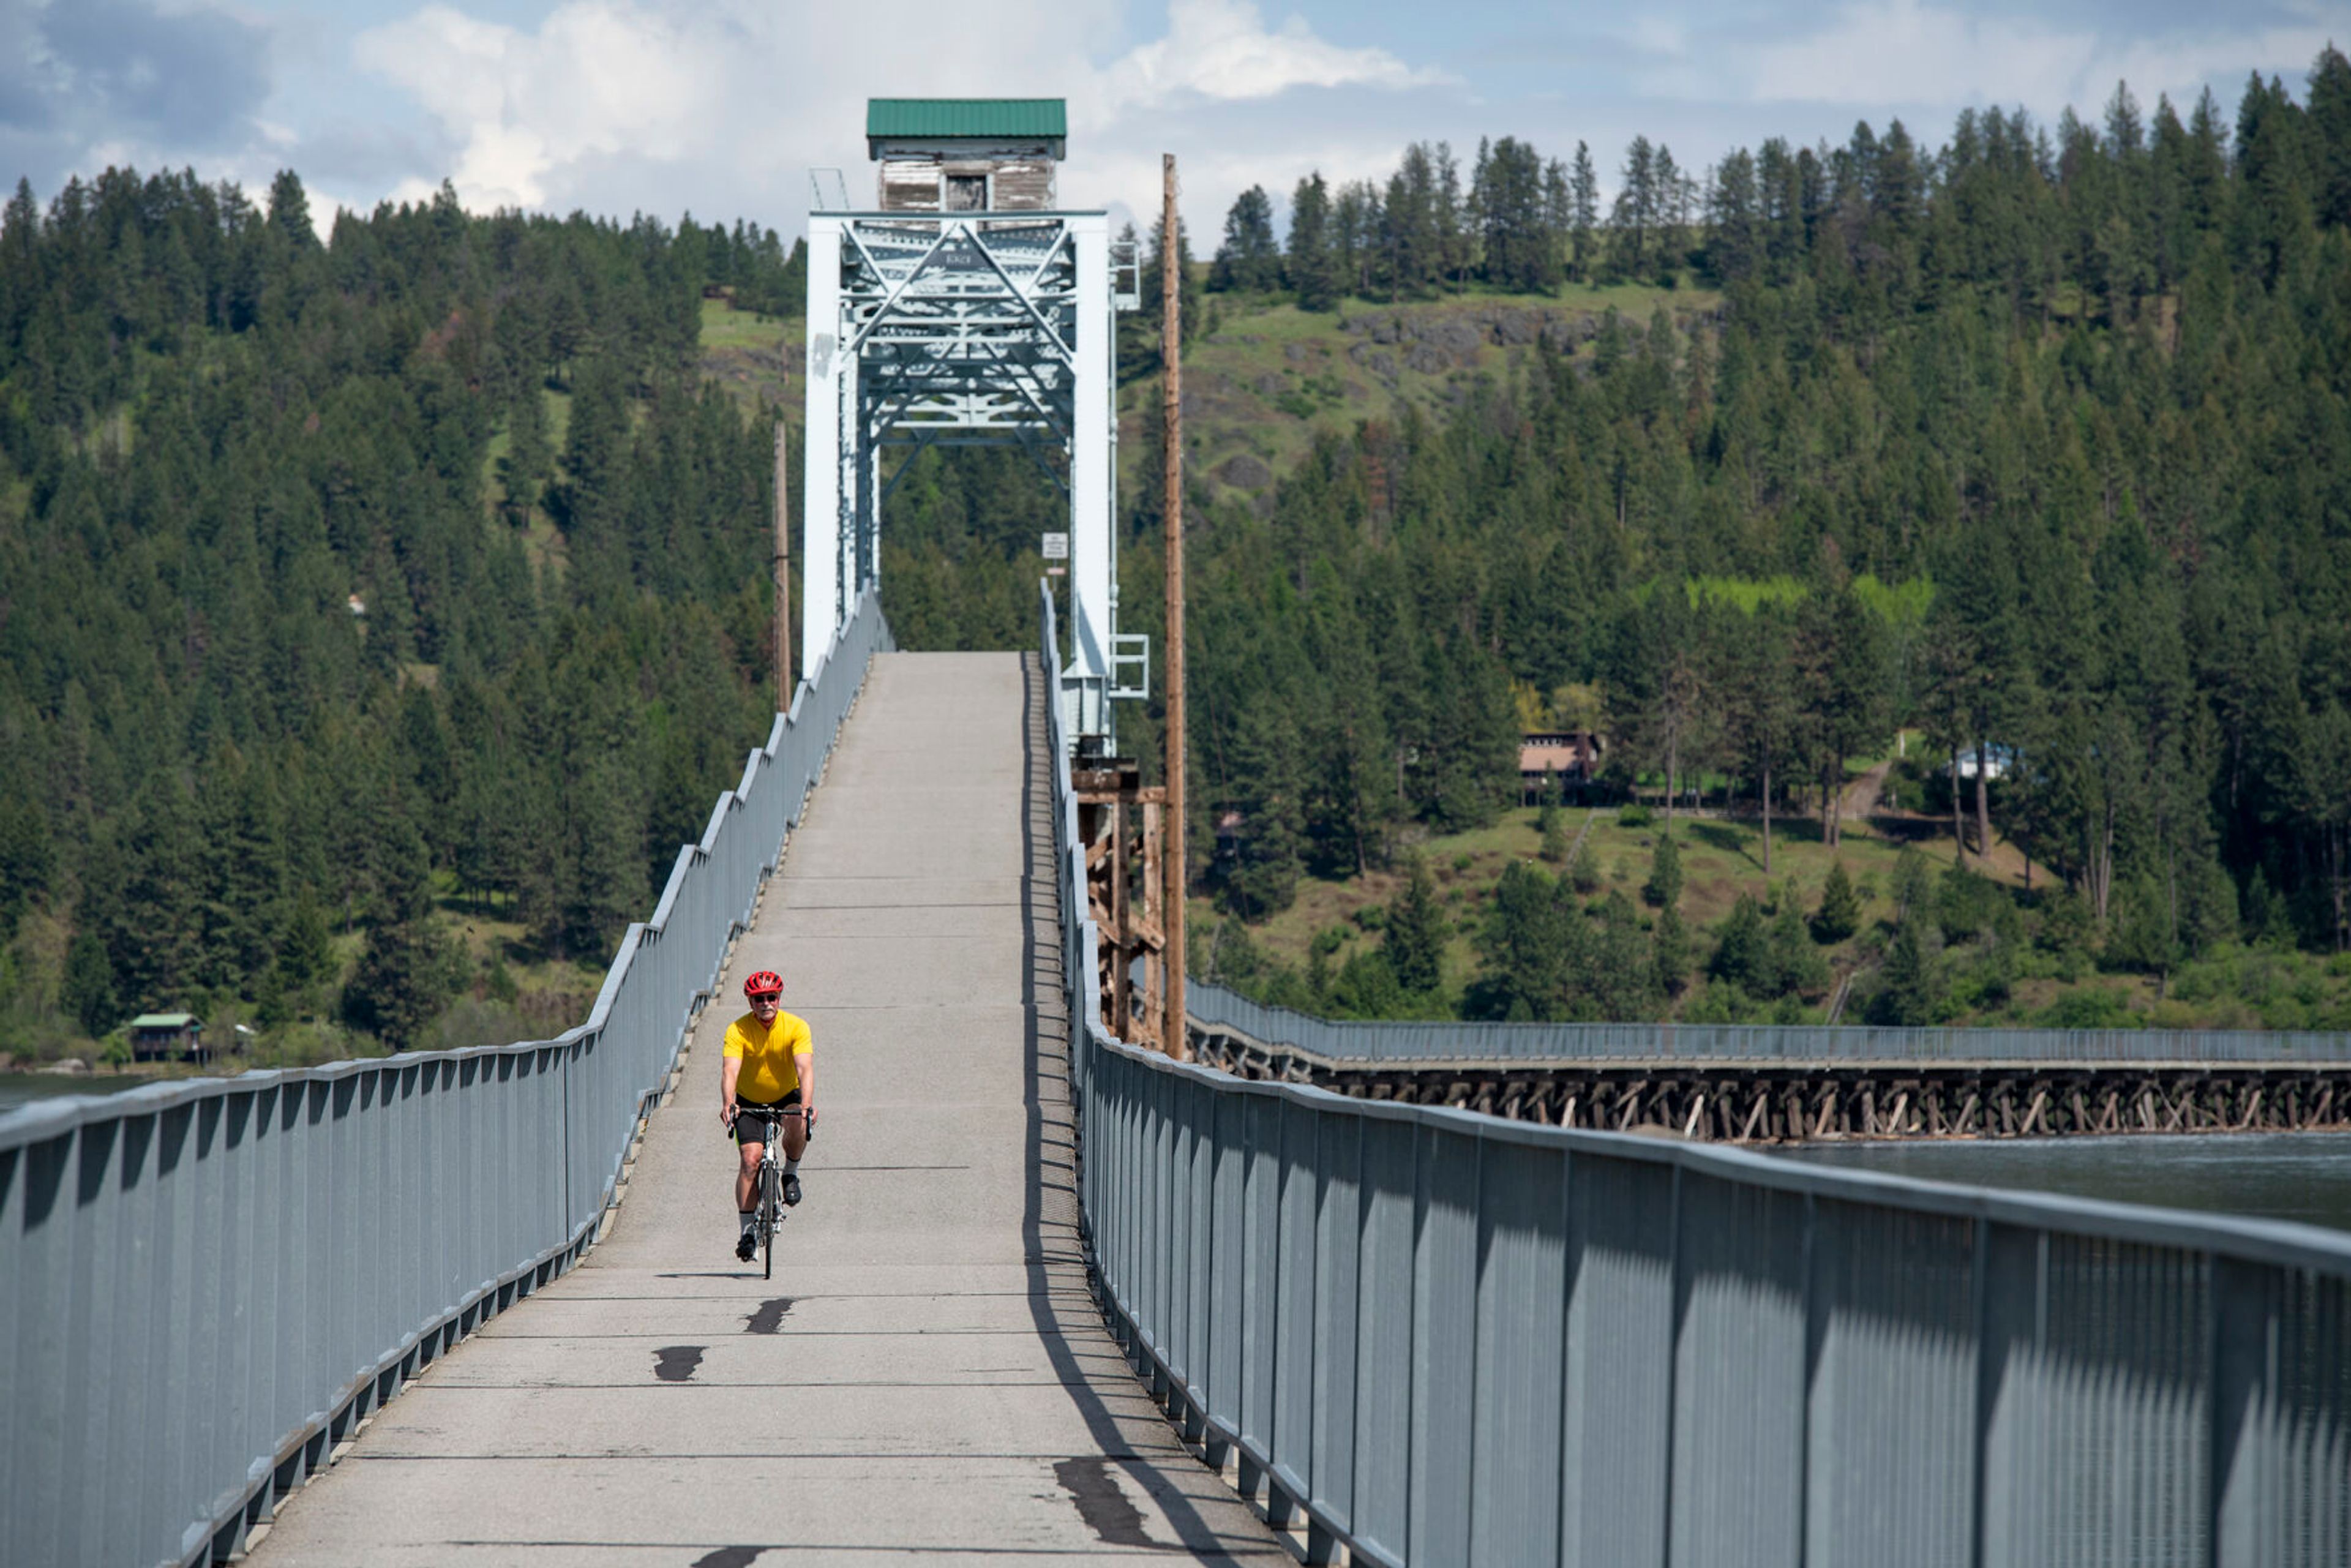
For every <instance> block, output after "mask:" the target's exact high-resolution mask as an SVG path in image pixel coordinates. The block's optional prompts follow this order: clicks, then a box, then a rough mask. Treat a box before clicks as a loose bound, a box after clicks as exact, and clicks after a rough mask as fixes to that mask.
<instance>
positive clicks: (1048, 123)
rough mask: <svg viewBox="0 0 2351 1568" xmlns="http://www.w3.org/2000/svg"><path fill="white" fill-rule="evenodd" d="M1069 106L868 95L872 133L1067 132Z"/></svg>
mask: <svg viewBox="0 0 2351 1568" xmlns="http://www.w3.org/2000/svg"><path fill="white" fill-rule="evenodd" d="M1069 122H1070V116H1069V111H1068V110H1067V108H1066V107H1065V105H1064V104H1063V101H1062V100H1061V99H1058V98H869V99H866V100H865V134H866V135H868V136H918V137H931V136H1019V137H1029V136H1040V137H1065V136H1067V135H1069V133H1070V131H1069Z"/></svg>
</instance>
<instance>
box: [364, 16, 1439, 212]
mask: <svg viewBox="0 0 2351 1568" xmlns="http://www.w3.org/2000/svg"><path fill="white" fill-rule="evenodd" d="M1122 21H1123V0H1051V3H1049V0H995V3H994V4H992V5H988V6H987V7H973V6H966V5H915V6H914V7H912V8H908V7H904V6H901V7H898V8H883V7H880V6H872V5H847V6H842V5H815V4H813V3H810V0H796V3H794V4H790V5H773V4H763V3H761V0H702V3H699V4H696V3H695V0H561V3H559V4H558V5H556V6H555V7H554V9H552V10H551V11H549V13H548V14H547V16H545V17H544V18H543V19H542V20H541V21H540V22H539V23H538V25H537V26H536V27H535V28H530V29H524V28H517V27H514V26H506V25H503V24H499V23H495V22H487V21H483V20H480V19H478V18H476V17H474V16H468V15H466V14H465V12H463V11H462V10H459V9H456V8H455V6H454V5H450V4H444V3H435V4H434V5H428V6H427V7H425V8H424V9H423V10H420V11H417V12H415V13H413V14H412V15H409V16H404V17H402V18H401V19H399V20H397V21H395V22H392V23H391V24H389V25H387V26H381V27H376V28H373V29H371V30H370V31H368V32H366V33H364V34H362V35H361V36H360V38H359V40H358V44H357V47H356V54H357V59H358V63H359V64H360V66H361V67H363V68H366V69H368V70H370V71H371V72H373V73H375V74H376V75H377V76H379V77H381V78H384V79H387V80H389V81H391V82H392V83H393V84H395V85H396V86H398V87H399V88H400V89H402V90H403V91H405V92H406V93H407V94H409V95H410V96H411V97H412V98H413V99H414V100H415V101H416V103H417V104H418V105H419V106H420V107H422V108H423V110H424V111H425V112H426V113H427V114H428V115H430V116H431V118H432V120H433V121H434V124H435V125H436V126H437V127H438V128H439V131H440V132H441V134H442V136H443V137H444V140H445V142H446V144H447V147H448V149H449V152H448V154H447V158H448V163H449V167H448V168H447V170H446V171H445V172H447V173H448V174H449V175H450V177H451V178H452V180H453V181H454V183H455V186H456V189H457V193H458V196H459V198H460V199H461V200H462V201H463V202H465V204H466V205H467V206H469V207H472V208H475V209H476V210H481V209H486V208H488V207H492V206H497V205H515V206H526V207H533V208H549V207H553V208H561V207H565V206H569V205H571V204H580V205H585V206H589V207H590V208H593V209H595V210H598V211H602V212H620V211H625V210H626V209H627V208H628V207H629V206H630V205H631V204H636V205H638V206H640V207H643V208H647V209H650V210H654V211H660V212H664V213H665V214H666V213H674V212H675V211H676V210H677V209H678V208H679V207H681V206H684V205H686V204H689V203H690V204H692V205H693V206H694V207H695V209H696V210H697V211H699V212H702V213H704V214H705V215H711V214H717V213H721V212H724V213H727V214H732V213H735V212H746V213H758V214H763V215H764V216H765V217H766V220H767V221H768V222H771V223H774V224H776V225H778V226H779V227H790V226H792V223H791V219H792V215H793V214H797V213H798V212H799V211H800V210H802V209H803V208H804V207H805V205H806V202H807V190H808V187H807V184H806V180H805V175H804V173H803V170H805V169H806V168H808V167H809V166H811V165H814V166H820V167H821V166H826V165H832V164H846V165H848V170H847V172H848V176H849V180H850V185H851V191H852V197H854V196H855V195H856V194H857V193H860V192H861V190H862V185H863V183H864V181H865V180H866V179H867V177H868V176H867V175H866V173H865V171H864V144H863V138H862V131H863V129H864V100H865V99H866V98H867V97H868V96H874V97H888V96H919V95H924V94H938V95H943V96H981V95H986V96H1007V97H1018V96H1031V95H1033V96H1039V97H1056V98H1064V99H1068V100H1069V104H1070V112H1071V148H1070V153H1071V160H1070V162H1068V163H1067V164H1066V165H1065V166H1064V168H1063V170H1062V174H1061V185H1062V190H1063V195H1064V200H1066V201H1068V202H1070V203H1071V204H1085V205H1092V204H1102V203H1105V202H1107V203H1110V204H1118V201H1119V199H1120V198H1122V197H1124V198H1127V199H1129V200H1132V201H1134V202H1135V203H1136V204H1138V205H1140V204H1145V203H1150V204H1155V194H1156V192H1157V188H1158V158H1157V148H1158V147H1159V146H1160V145H1163V144H1168V145H1174V146H1175V147H1176V149H1177V150H1178V151H1181V152H1185V153H1186V176H1187V181H1186V183H1187V185H1189V186H1190V188H1191V191H1192V193H1193V196H1192V200H1191V201H1190V202H1187V211H1191V210H1194V209H1195V207H1196V206H1198V207H1205V205H1206V204H1208V203H1211V202H1215V203H1225V202H1229V201H1230V200H1231V198H1232V196H1233V194H1234V193H1236V192H1238V189H1239V188H1240V186H1241V185H1244V184H1247V183H1250V182H1251V180H1252V179H1265V180H1268V181H1272V180H1273V179H1275V177H1276V176H1278V175H1280V173H1281V172H1282V171H1281V170H1280V168H1275V167H1270V166H1269V165H1270V162H1280V163H1282V164H1284V165H1286V164H1287V162H1291V161H1294V160H1295V159H1296V158H1298V157H1302V156H1304V155H1305V152H1304V150H1303V149H1302V148H1301V146H1300V145H1298V143H1296V142H1285V144H1284V145H1283V146H1282V150H1281V152H1280V153H1279V154H1277V155H1276V156H1275V158H1274V159H1272V160H1269V159H1268V157H1267V155H1266V148H1265V143H1264V142H1263V141H1261V140H1260V141H1252V142H1251V144H1250V145H1249V146H1246V147H1243V146H1239V145H1233V144H1231V143H1233V141H1234V136H1233V134H1232V133H1231V132H1229V131H1226V132H1225V133H1224V134H1222V135H1219V134H1218V132H1219V131H1220V130H1222V129H1223V127H1224V126H1225V125H1226V124H1228V121H1223V120H1219V121H1217V122H1210V121H1207V120H1201V119H1199V118H1198V117H1199V116H1200V115H1202V114H1204V113H1207V112H1209V111H1216V110H1219V109H1220V107H1221V109H1222V110H1223V111H1225V112H1228V113H1229V112H1255V113H1263V112H1265V111H1267V110H1268V109H1269V107H1270V106H1275V105H1277V104H1278V103H1279V102H1280V100H1282V99H1283V98H1284V95H1286V94H1290V93H1293V92H1297V91H1300V90H1301V89H1304V90H1313V89H1324V90H1325V91H1329V90H1337V91H1340V92H1352V93H1365V92H1368V93H1372V94H1375V95H1376V94H1381V93H1384V92H1386V91H1388V90H1392V89H1411V88H1415V87H1420V86H1425V85H1426V84H1429V83H1432V82H1436V81H1439V80H1442V79H1445V78H1439V77H1438V76H1437V75H1435V74H1434V73H1431V72H1427V71H1425V70H1418V69H1416V68H1413V67H1412V66H1410V65H1408V64H1406V63H1405V61H1403V60H1401V59H1399V58H1397V57H1395V55H1393V54H1391V53H1389V52H1387V51H1386V50H1384V49H1378V48H1354V47H1344V46H1343V45H1340V44H1335V43H1332V42H1331V41H1329V40H1327V39H1324V38H1322V37H1319V36H1317V35H1316V34H1315V33H1314V32H1313V31H1312V29H1311V28H1310V27H1309V26H1307V25H1306V24H1305V23H1304V22H1303V21H1301V20H1300V19H1298V18H1296V17H1291V18H1290V19H1288V20H1286V21H1284V22H1282V23H1280V25H1279V26H1268V25H1267V23H1266V22H1265V20H1264V17H1263V16H1262V14H1261V13H1260V12H1259V9H1258V7H1257V6H1256V5H1253V4H1251V3H1250V0H1170V4H1169V6H1168V11H1167V26H1166V31H1165V35H1164V36H1162V37H1157V38H1154V39H1149V40H1147V41H1144V42H1143V43H1141V44H1139V45H1136V46H1134V47H1129V48H1126V49H1125V50H1124V51H1123V52H1120V51H1119V49H1118V47H1117V45H1116V44H1115V43H1113V39H1115V38H1116V37H1117V34H1118V31H1119V28H1120V26H1121V23H1122ZM1105 59H1106V60H1107V63H1098V62H1101V61H1103V60H1105ZM1171 138H1174V139H1176V140H1175V141H1169V139H1171ZM1301 140H1303V139H1301ZM1326 140H1328V141H1331V142H1332V143H1334V144H1338V143H1348V144H1352V143H1353V142H1355V141H1362V142H1363V147H1362V149H1361V150H1360V152H1359V153H1358V156H1359V157H1360V158H1363V159H1370V158H1374V157H1376V158H1379V159H1387V160H1392V159H1393V156H1394V154H1395V150H1396V147H1397V146H1398V145H1399V144H1400V139H1399V138H1398V137H1397V136H1396V135H1395V133H1394V131H1393V130H1392V129H1391V128H1390V127H1389V126H1388V125H1386V124H1385V123H1380V124H1378V125H1377V126H1376V128H1375V129H1374V131H1373V133H1372V134H1371V135H1369V136H1368V138H1366V137H1364V136H1363V135H1361V134H1358V135H1355V136H1353V137H1350V136H1347V135H1334V136H1329V137H1327V138H1326ZM1374 144H1375V146H1374ZM1220 154H1223V155H1220ZM1347 161H1348V162H1353V161H1355V159H1352V158H1351V159H1349V160H1347ZM1242 164H1249V165H1251V166H1253V168H1254V170H1255V172H1254V173H1252V174H1251V175H1249V177H1247V178H1237V179H1228V178H1227V177H1226V176H1225V173H1224V171H1225V170H1226V169H1227V168H1228V166H1229V167H1230V168H1231V169H1232V170H1233V171H1234V173H1235V174H1236V175H1237V174H1238V169H1239V166H1240V165H1242ZM1302 172H1304V170H1303V167H1302V165H1301V168H1300V169H1298V170H1296V171H1294V172H1291V174H1290V177H1293V178H1294V177H1295V174H1296V173H1302ZM439 174H440V171H435V172H432V173H431V174H430V176H429V177H425V176H423V175H420V176H419V177H416V178H412V179H410V180H408V181H406V182H404V183H402V186H401V187H400V188H399V189H398V190H397V191H396V192H395V193H394V194H395V195H396V196H398V197H400V198H402V199H414V198H417V197H420V196H423V195H424V194H426V193H429V192H430V191H431V190H432V189H433V188H434V186H435V185H437V183H438V182H439ZM1228 184H1229V186H1230V188H1229V189H1228V188H1226V187H1227V185H1228ZM1216 210H1217V212H1218V213H1221V212H1222V210H1223V208H1222V206H1221V205H1218V206H1217V209H1216ZM1191 223H1192V225H1193V226H1194V228H1195V229H1196V230H1200V229H1201V228H1202V227H1203V225H1205V224H1206V223H1207V217H1206V214H1205V213H1201V214H1197V215H1195V216H1194V217H1193V218H1192V219H1191Z"/></svg>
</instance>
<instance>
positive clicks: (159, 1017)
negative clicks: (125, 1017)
mask: <svg viewBox="0 0 2351 1568" xmlns="http://www.w3.org/2000/svg"><path fill="white" fill-rule="evenodd" d="M195 1021H196V1015H195V1014H193V1013H141V1014H140V1015H139V1016H138V1017H137V1018H135V1019H131V1028H132V1029H185V1028H187V1027H188V1026H189V1025H190V1024H192V1023H194V1022H195Z"/></svg>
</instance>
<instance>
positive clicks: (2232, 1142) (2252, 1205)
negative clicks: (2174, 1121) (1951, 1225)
mask: <svg viewBox="0 0 2351 1568" xmlns="http://www.w3.org/2000/svg"><path fill="white" fill-rule="evenodd" d="M1772 1152H1773V1153H1774V1154H1777V1155H1781V1156H1782V1157H1783V1158H1787V1159H1797V1160H1807V1161H1811V1162H1813V1163H1814V1164H1818V1165H1833V1166H1854V1167H1855V1168H1857V1169H1861V1170H1871V1171H1880V1172H1883V1173H1884V1174H1886V1175H1887V1176H1918V1177H1922V1178H1924V1179H1926V1180H1928V1181H1949V1182H1960V1183H1964V1184H1966V1185H1968V1186H1998V1187H2022V1188H2027V1189H2030V1190H2033V1191H2038V1192H2062V1193H2070V1194H2073V1195H2074V1196H2075V1197H2098V1198H2105V1199H2107V1200H2109V1201H2110V1202H2115V1203H2147V1204H2154V1205H2156V1206H2157V1207H2162V1208H2189V1209H2200V1210H2205V1211H2209V1212H2211V1213H2216V1214H2242V1215H2251V1216H2253V1217H2254V1218H2262V1219H2291V1220H2295V1221H2298V1222H2300V1223H2302V1224H2304V1225H2323V1226H2326V1227H2328V1228H2332V1229H2335V1230H2351V1133H2285V1134H2249V1135H2230V1134H2216V1135H2208V1136H2200V1137H2184V1136H2172V1137H2136V1138H2125V1137H2112V1138H2019V1139H2000V1140H1993V1141H1983V1142H1976V1141H1965V1142H1961V1141H1953V1142H1948V1143H1947V1142H1939V1141H1938V1142H1934V1143H1883V1144H1877V1143H1872V1144H1860V1143H1855V1144H1803V1145H1795V1146H1793V1147H1790V1148H1785V1149H1776V1150H1774V1151H1772Z"/></svg>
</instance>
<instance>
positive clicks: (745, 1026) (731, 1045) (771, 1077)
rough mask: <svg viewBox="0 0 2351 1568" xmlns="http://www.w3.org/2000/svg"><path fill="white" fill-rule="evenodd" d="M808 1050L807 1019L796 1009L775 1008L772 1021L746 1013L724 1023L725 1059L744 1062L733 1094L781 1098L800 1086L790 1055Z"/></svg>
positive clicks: (760, 1098) (763, 1101) (770, 1100)
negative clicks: (765, 1020) (774, 1017)
mask: <svg viewBox="0 0 2351 1568" xmlns="http://www.w3.org/2000/svg"><path fill="white" fill-rule="evenodd" d="M808 1050H809V1026H808V1019H804V1018H802V1017H800V1016H799V1014H798V1013H788V1012H782V1011H778V1013H777V1014H776V1021H775V1022H773V1023H761V1022H760V1021H759V1015H758V1013H745V1014H744V1015H743V1016H742V1017H741V1018H738V1019H736V1020H735V1021H734V1022H733V1023H730V1024H728V1025H727V1026H726V1059H727V1060H728V1061H740V1062H741V1063H742V1064H743V1070H742V1071H741V1072H739V1073H737V1075H736V1078H735V1098H737V1100H756V1101H758V1102H759V1103H761V1104H766V1105H772V1104H774V1103H776V1102H777V1101H778V1100H781V1099H782V1098H783V1097H784V1096H785V1095H787V1094H789V1093H790V1092H792V1091H793V1090H795V1089H798V1088H799V1086H800V1071H799V1066H798V1065H797V1064H796V1063H795V1062H794V1061H792V1058H793V1057H794V1056H795V1055H797V1054H799V1052H802V1051H808Z"/></svg>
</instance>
